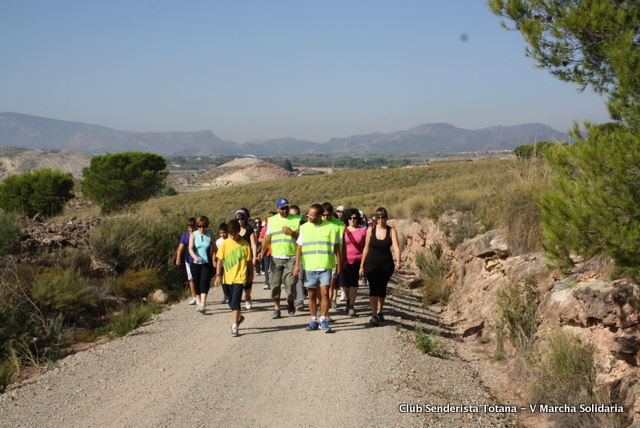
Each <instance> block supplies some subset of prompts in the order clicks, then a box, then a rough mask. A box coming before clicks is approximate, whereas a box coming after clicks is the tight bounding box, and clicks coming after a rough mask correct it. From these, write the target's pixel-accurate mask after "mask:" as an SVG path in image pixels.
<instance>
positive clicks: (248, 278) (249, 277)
mask: <svg viewBox="0 0 640 428" xmlns="http://www.w3.org/2000/svg"><path fill="white" fill-rule="evenodd" d="M247 268H248V269H249V275H248V277H247V284H251V283H252V282H253V260H251V257H250V256H249V260H247Z"/></svg>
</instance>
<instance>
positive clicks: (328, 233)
mask: <svg viewBox="0 0 640 428" xmlns="http://www.w3.org/2000/svg"><path fill="white" fill-rule="evenodd" d="M323 212H324V209H323V208H322V205H320V204H314V205H312V206H311V208H309V211H307V220H308V222H307V223H305V224H303V225H302V226H300V234H299V236H298V241H297V242H298V249H297V251H296V261H295V267H294V269H293V274H294V275H298V274H299V273H300V263H301V262H302V264H303V265H304V272H305V275H306V278H307V280H306V283H305V287H307V288H308V289H309V311H310V312H311V323H310V324H309V326H307V328H306V329H307V330H308V331H313V330H317V329H318V327H321V328H322V330H323V331H324V332H325V333H329V332H331V327H329V322H328V320H327V315H328V313H329V305H330V299H329V287H330V285H331V278H332V276H333V273H334V268H335V267H336V266H337V269H336V273H337V274H339V273H340V271H341V270H342V260H341V257H340V242H341V241H342V236H341V235H340V229H339V228H338V226H337V225H336V224H334V223H332V222H330V221H326V220H323V219H322V213H323ZM318 290H319V292H318ZM318 297H320V302H321V303H320V313H321V316H320V320H318V317H317V313H318V307H317V303H316V299H317V298H318Z"/></svg>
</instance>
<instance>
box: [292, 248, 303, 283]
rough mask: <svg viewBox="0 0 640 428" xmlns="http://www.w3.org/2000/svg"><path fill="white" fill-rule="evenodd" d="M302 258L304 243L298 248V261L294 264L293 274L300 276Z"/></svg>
mask: <svg viewBox="0 0 640 428" xmlns="http://www.w3.org/2000/svg"><path fill="white" fill-rule="evenodd" d="M300 259H302V245H300V244H298V247H297V248H296V261H295V263H294V264H293V276H300Z"/></svg>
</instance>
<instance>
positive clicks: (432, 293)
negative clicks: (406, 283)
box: [416, 243, 451, 304]
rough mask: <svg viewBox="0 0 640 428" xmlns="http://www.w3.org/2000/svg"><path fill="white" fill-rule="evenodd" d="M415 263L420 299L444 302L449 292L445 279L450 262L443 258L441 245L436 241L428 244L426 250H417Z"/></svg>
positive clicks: (425, 301) (430, 302)
mask: <svg viewBox="0 0 640 428" xmlns="http://www.w3.org/2000/svg"><path fill="white" fill-rule="evenodd" d="M416 264H417V265H418V269H419V270H420V279H421V280H422V287H423V288H422V289H423V295H424V297H423V298H422V301H423V302H424V303H427V304H433V303H435V302H446V301H447V300H448V299H449V295H450V294H451V288H450V287H449V284H448V283H447V280H446V276H447V274H448V273H449V269H450V264H449V262H447V261H446V260H445V259H444V258H443V252H442V246H441V245H440V244H438V243H436V244H432V245H430V246H429V248H428V250H427V251H421V252H417V253H416Z"/></svg>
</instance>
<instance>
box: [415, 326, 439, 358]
mask: <svg viewBox="0 0 640 428" xmlns="http://www.w3.org/2000/svg"><path fill="white" fill-rule="evenodd" d="M414 331H415V336H416V346H417V347H418V349H419V350H420V351H422V353H423V354H430V355H431V354H435V353H437V351H438V348H439V344H438V341H437V339H436V337H435V336H433V335H431V334H426V333H425V332H424V331H422V329H421V328H420V327H418V326H416V327H415V330H414Z"/></svg>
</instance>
